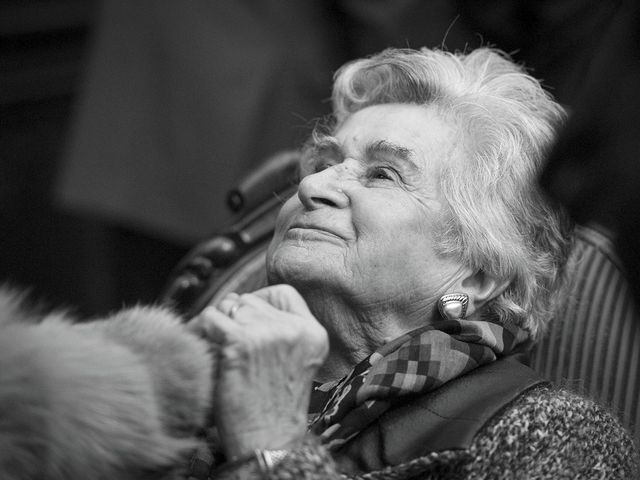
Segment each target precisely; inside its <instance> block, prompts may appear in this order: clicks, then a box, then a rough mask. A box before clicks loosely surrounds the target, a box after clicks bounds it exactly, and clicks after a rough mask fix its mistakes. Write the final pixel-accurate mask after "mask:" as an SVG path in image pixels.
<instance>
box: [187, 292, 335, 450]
mask: <svg viewBox="0 0 640 480" xmlns="http://www.w3.org/2000/svg"><path fill="white" fill-rule="evenodd" d="M188 326H189V328H190V329H192V330H193V331H195V332H197V333H199V334H200V335H202V336H204V337H205V338H206V339H208V340H209V341H210V342H211V343H212V344H214V345H215V346H216V350H217V352H218V363H217V371H216V372H215V375H216V378H215V393H214V401H213V418H214V422H215V425H216V426H217V428H218V433H219V435H220V440H221V442H222V446H223V449H224V451H225V454H226V456H227V458H234V457H241V456H244V455H247V454H249V453H251V452H252V451H253V450H254V449H275V448H282V447H284V446H286V445H287V444H289V443H291V442H293V441H295V440H296V439H299V438H301V437H302V436H304V434H305V431H306V418H307V409H308V406H309V396H310V392H311V384H312V381H313V378H314V377H315V375H316V372H317V370H318V368H319V367H320V366H321V365H322V364H323V362H324V360H325V358H326V356H327V354H328V351H329V342H328V337H327V333H326V331H325V329H324V328H323V327H322V326H321V325H320V324H319V323H318V321H317V320H316V319H315V317H314V316H313V315H312V314H311V312H310V311H309V308H308V307H307V304H306V302H305V301H304V299H303V298H302V297H301V296H300V294H299V293H298V292H297V291H296V290H295V289H294V288H292V287H290V286H288V285H275V286H271V287H266V288H263V289H261V290H257V291H255V292H253V293H249V294H243V295H237V294H235V293H232V294H229V295H227V296H226V297H225V298H224V299H223V300H222V301H221V302H220V303H219V305H218V306H217V307H213V306H210V307H207V308H206V309H205V310H204V311H203V312H202V313H201V314H200V315H199V316H197V317H195V318H194V319H193V320H192V321H191V322H189V324H188Z"/></svg>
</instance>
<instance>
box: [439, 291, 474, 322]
mask: <svg viewBox="0 0 640 480" xmlns="http://www.w3.org/2000/svg"><path fill="white" fill-rule="evenodd" d="M468 305H469V295H467V294H466V293H448V294H446V295H443V296H441V297H440V300H438V310H439V311H440V315H442V317H443V318H445V319H446V320H460V319H463V318H464V317H465V315H466V314H467V306H468Z"/></svg>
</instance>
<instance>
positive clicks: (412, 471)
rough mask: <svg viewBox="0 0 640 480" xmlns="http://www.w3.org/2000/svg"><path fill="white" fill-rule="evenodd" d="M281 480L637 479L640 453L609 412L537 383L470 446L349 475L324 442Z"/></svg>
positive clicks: (288, 463)
mask: <svg viewBox="0 0 640 480" xmlns="http://www.w3.org/2000/svg"><path fill="white" fill-rule="evenodd" d="M272 478H277V479H282V480H285V479H294V478H296V479H309V480H311V479H328V478H361V479H385V480H391V479H410V478H415V479H425V480H426V479H442V478H447V479H467V480H468V479H473V480H480V479H492V480H500V479H520V478H521V479H636V478H640V469H639V460H638V452H637V450H636V448H635V446H634V444H633V441H632V440H631V438H630V436H629V434H628V433H627V432H626V431H625V430H624V428H622V427H621V425H620V424H619V423H618V421H617V420H616V419H615V418H614V417H613V416H612V415H611V414H610V413H609V412H607V411H606V410H605V409H603V408H602V407H600V406H599V405H597V404H596V403H594V402H592V401H591V400H588V399H585V398H583V397H580V396H579V395H576V394H575V393H571V392H569V391H566V390H559V389H552V388H549V387H538V388H535V389H533V390H531V391H529V392H527V393H525V394H523V395H521V396H520V397H518V398H517V399H516V400H515V401H513V402H512V403H511V404H510V405H508V406H507V407H505V410H504V411H503V412H502V414H500V415H498V416H496V417H495V418H493V419H492V420H491V421H490V422H489V423H488V424H487V425H486V426H485V427H483V428H482V429H481V430H480V431H479V432H478V434H477V435H476V437H475V439H474V441H473V443H472V444H471V446H470V448H468V449H466V450H449V451H444V452H437V453H432V454H430V455H427V456H424V457H420V458H417V459H415V460H413V461H411V462H408V463H405V464H402V465H397V466H392V467H387V468H385V469H384V470H380V471H376V472H366V473H361V474H357V475H352V476H347V475H343V474H341V473H340V465H339V464H336V462H334V461H333V460H332V459H331V457H330V455H329V454H328V453H327V452H326V451H325V450H324V448H323V447H322V446H320V445H318V444H313V445H312V446H310V445H309V444H308V442H307V445H305V446H303V447H301V448H299V449H296V450H293V451H292V452H291V454H290V455H289V456H288V457H286V458H285V459H284V460H283V461H282V462H280V463H279V464H278V465H276V467H275V469H274V471H273V476H272Z"/></svg>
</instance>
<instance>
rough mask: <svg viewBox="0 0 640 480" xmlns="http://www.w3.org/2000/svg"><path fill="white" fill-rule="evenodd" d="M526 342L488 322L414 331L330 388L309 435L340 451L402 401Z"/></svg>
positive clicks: (511, 329)
mask: <svg viewBox="0 0 640 480" xmlns="http://www.w3.org/2000/svg"><path fill="white" fill-rule="evenodd" d="M527 339H528V334H527V332H525V331H524V330H522V329H520V328H518V327H515V326H502V325H498V324H496V323H491V322H485V321H469V320H442V321H439V322H437V323H435V324H433V325H426V326H424V327H421V328H419V329H417V330H413V331H411V332H409V333H406V334H405V335H402V336H401V337H399V338H397V339H395V340H393V341H392V342H390V343H387V344H385V345H384V346H382V347H381V348H380V349H379V350H377V351H376V352H374V353H372V354H371V355H369V356H368V357H367V358H365V359H364V360H363V361H362V362H360V363H359V364H358V365H356V367H355V368H354V369H353V370H352V371H351V373H349V374H348V375H347V376H346V377H344V378H343V379H342V380H340V381H339V382H338V383H337V384H335V385H331V387H332V388H331V390H330V397H329V400H328V401H327V402H326V403H325V405H324V407H323V408H322V410H321V412H320V414H319V415H318V416H317V417H316V418H315V420H313V422H312V423H311V425H310V427H309V429H310V431H311V432H313V433H315V434H317V435H319V436H320V438H321V439H322V441H323V442H324V443H325V444H326V446H327V447H328V448H329V449H331V450H337V449H338V448H340V447H341V446H342V445H344V444H345V443H346V442H348V441H349V440H350V439H351V438H353V437H354V436H356V435H357V434H358V433H360V432H361V431H362V430H364V429H365V428H366V427H367V426H368V425H369V424H371V423H372V422H374V421H375V420H376V419H377V418H378V417H380V416H381V415H382V414H383V413H384V412H385V411H386V410H388V409H389V408H390V407H391V406H393V405H394V403H395V402H397V401H399V400H400V399H401V398H402V397H405V396H407V395H414V394H423V393H426V392H429V391H432V390H435V389H436V388H438V387H439V386H441V385H442V384H444V383H446V382H448V381H449V380H452V379H454V378H456V377H459V376H461V375H463V374H465V373H467V372H469V371H471V370H473V369H475V368H478V367H479V366H481V365H485V364H487V363H491V362H493V361H495V360H496V359H497V358H498V357H501V356H504V355H507V354H509V353H511V352H513V351H514V349H515V348H516V347H517V346H519V345H522V344H524V343H525V342H526V340H527ZM329 385H330V384H325V386H321V387H320V388H319V389H320V390H327V389H328V388H329Z"/></svg>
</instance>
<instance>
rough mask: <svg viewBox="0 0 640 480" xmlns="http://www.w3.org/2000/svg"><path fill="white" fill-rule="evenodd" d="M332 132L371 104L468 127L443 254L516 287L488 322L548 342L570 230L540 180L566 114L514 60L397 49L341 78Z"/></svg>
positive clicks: (454, 173)
mask: <svg viewBox="0 0 640 480" xmlns="http://www.w3.org/2000/svg"><path fill="white" fill-rule="evenodd" d="M332 100H333V122H334V123H333V128H337V127H339V126H340V125H341V124H342V122H344V120H345V119H346V118H347V117H348V116H349V115H351V114H353V113H354V112H356V111H358V110H361V109H363V108H365V107H367V106H370V105H377V104H385V103H410V104H418V105H430V106H435V107H436V108H437V109H438V111H439V112H440V113H441V114H442V115H443V116H444V117H445V118H447V119H451V120H453V122H454V123H455V124H456V125H457V126H458V127H459V131H460V132H461V133H462V135H463V136H464V138H463V141H464V142H465V151H466V152H468V154H467V155H465V156H464V157H465V158H464V160H463V161H462V162H459V163H451V164H449V165H446V166H445V167H443V171H441V172H440V173H441V174H440V183H441V189H442V192H443V196H444V200H445V202H444V203H445V207H444V208H443V215H442V221H441V230H440V231H439V232H438V239H439V242H438V243H439V250H440V251H439V253H440V254H442V255H448V256H453V257H455V258H457V259H458V260H460V261H461V262H463V264H465V265H468V266H470V267H472V268H473V269H475V270H476V271H484V272H487V273H489V274H492V275H495V276H497V277H498V278H508V279H512V280H511V283H510V284H509V286H508V287H507V289H506V290H505V291H504V292H503V293H502V294H501V295H499V296H498V297H497V298H496V299H494V300H493V301H492V302H490V303H489V304H488V305H487V308H486V309H485V310H484V311H483V313H482V315H483V318H486V319H492V320H494V321H499V322H501V323H514V324H516V325H519V326H521V327H523V328H525V329H526V330H528V331H529V332H530V335H531V337H532V338H534V339H536V338H539V337H540V335H541V334H542V332H543V331H544V329H545V325H546V323H547V321H548V320H549V318H550V311H551V310H552V309H553V304H554V302H555V294H556V293H557V292H558V288H559V285H560V280H561V277H562V271H563V267H564V264H565V262H566V258H567V254H568V250H569V244H570V241H569V238H570V234H569V225H568V223H567V222H566V220H565V217H564V215H563V214H562V213H561V212H559V211H557V209H555V208H552V207H551V206H550V205H549V204H548V203H547V201H546V199H545V198H544V197H543V196H542V194H541V192H540V191H539V189H538V186H537V182H536V176H537V174H538V172H539V170H540V168H541V166H542V164H543V162H544V159H545V157H546V155H545V154H546V152H547V150H548V149H549V147H550V146H551V144H552V142H553V140H554V138H555V134H556V131H557V129H558V127H559V126H560V125H561V124H563V123H564V121H565V119H566V112H565V111H564V109H563V108H562V106H561V105H559V104H558V103H557V102H555V101H554V100H553V98H552V97H551V95H549V94H548V93H547V92H546V91H545V90H544V89H543V88H542V86H541V85H540V83H539V82H538V81H537V80H536V79H535V78H533V77H532V76H530V75H529V74H527V72H526V71H525V70H524V68H523V67H521V66H519V65H517V64H515V63H514V62H513V61H512V60H511V59H510V58H509V57H508V56H507V55H506V54H505V53H503V52H501V51H498V50H495V49H492V48H486V47H485V48H480V49H477V50H474V51H472V52H470V53H467V54H464V53H450V52H446V51H441V50H430V49H426V48H425V49H422V50H407V49H388V50H385V51H383V52H381V53H379V54H377V55H374V56H372V57H369V58H365V59H360V60H356V61H353V62H350V63H348V64H346V65H344V66H343V67H342V68H341V69H340V70H338V72H337V73H336V75H335V79H334V87H333V96H332Z"/></svg>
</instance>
